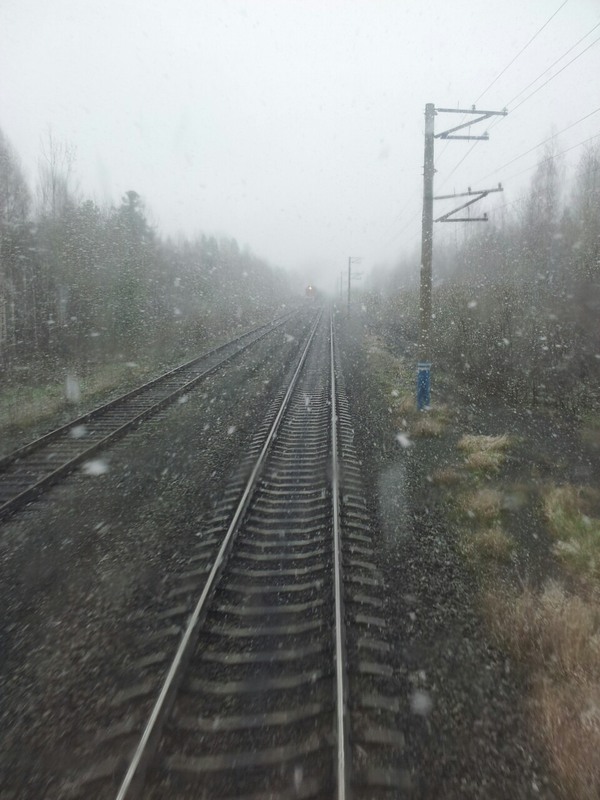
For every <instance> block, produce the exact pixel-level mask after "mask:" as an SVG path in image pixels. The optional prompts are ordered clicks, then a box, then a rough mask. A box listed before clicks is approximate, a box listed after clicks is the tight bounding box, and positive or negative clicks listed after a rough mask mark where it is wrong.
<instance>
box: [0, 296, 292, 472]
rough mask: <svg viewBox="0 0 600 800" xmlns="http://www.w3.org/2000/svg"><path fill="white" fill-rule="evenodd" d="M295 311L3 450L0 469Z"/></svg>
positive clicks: (281, 321) (279, 321) (281, 322)
mask: <svg viewBox="0 0 600 800" xmlns="http://www.w3.org/2000/svg"><path fill="white" fill-rule="evenodd" d="M297 313H298V311H297V310H295V311H292V312H290V313H288V314H284V315H283V316H282V317H279V318H277V319H275V320H274V321H273V322H267V323H265V324H263V325H257V326H256V327H255V328H251V329H250V330H249V331H246V332H245V333H242V334H241V335H240V336H238V337H237V338H235V339H230V340H229V341H228V342H224V343H223V344H220V345H217V347H213V348H212V349H211V350H207V351H206V352H205V353H201V354H200V355H199V356H196V357H195V358H192V359H190V360H189V361H186V362H184V363H183V364H179V366H177V367H173V369H170V370H168V371H167V372H164V373H163V374H162V375H159V376H158V377H157V378H153V379H152V380H150V381H148V382H147V383H143V384H141V385H140V386H136V387H135V388H134V389H131V390H130V391H129V392H126V393H125V394H122V395H120V396H119V397H116V398H115V399H114V400H110V401H109V402H108V403H104V404H103V405H101V406H97V407H96V408H94V409H92V410H91V411H87V412H86V413H85V414H82V415H81V416H79V417H76V418H75V419H72V420H69V422H67V423H65V424H64V425H61V426H60V427H58V428H55V429H54V430H52V431H49V432H48V433H46V434H44V435H43V436H40V437H39V438H38V439H34V440H33V441H31V442H28V443H27V444H25V445H23V446H22V447H19V448H17V449H16V450H13V451H12V452H11V453H7V454H6V455H5V456H2V457H0V470H2V469H4V468H5V467H7V466H8V465H9V464H12V463H13V462H14V461H17V460H18V459H20V458H23V457H24V456H26V455H29V453H32V452H34V451H35V450H37V449H39V448H40V447H43V446H44V445H45V444H47V443H48V442H51V441H52V440H53V439H55V438H57V437H58V436H60V435H61V434H63V433H66V432H67V431H68V430H69V429H70V428H74V427H76V426H78V425H83V424H85V423H86V422H90V420H92V419H95V418H96V417H98V416H99V415H101V414H103V413H104V412H106V411H109V410H110V409H111V408H113V407H114V406H116V405H118V404H119V403H123V402H126V401H127V400H131V398H133V397H136V396H137V395H138V394H142V393H143V392H145V391H147V390H148V389H151V388H153V387H154V386H156V385H157V384H159V383H161V382H162V381H165V380H167V379H168V378H172V377H174V376H175V375H177V374H178V373H180V372H183V371H184V370H186V369H189V368H190V367H193V366H194V364H197V363H198V362H199V361H202V359H204V358H209V357H210V356H214V355H216V354H217V353H219V352H220V351H221V350H225V349H226V348H227V347H230V346H231V345H232V344H235V342H239V341H241V340H242V339H244V338H246V337H248V336H252V334H254V333H257V332H258V331H260V330H261V329H262V328H271V329H272V330H274V329H275V328H277V327H279V326H281V325H283V324H284V323H285V322H286V321H287V320H288V319H289V318H290V317H291V316H293V315H294V314H297ZM268 333H269V331H265V335H267V334H268ZM255 341H258V340H255ZM237 352H241V351H237Z"/></svg>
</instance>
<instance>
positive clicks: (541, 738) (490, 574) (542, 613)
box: [344, 319, 600, 800]
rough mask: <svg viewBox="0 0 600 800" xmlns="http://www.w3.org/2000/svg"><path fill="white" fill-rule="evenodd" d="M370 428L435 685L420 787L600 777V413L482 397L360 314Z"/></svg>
mask: <svg viewBox="0 0 600 800" xmlns="http://www.w3.org/2000/svg"><path fill="white" fill-rule="evenodd" d="M344 347H345V357H346V363H347V364H348V369H349V371H350V373H351V379H350V380H349V386H350V395H351V397H350V400H351V403H352V404H353V407H354V410H355V416H356V419H357V420H359V430H358V438H359V440H360V442H361V445H362V452H363V457H364V458H365V460H366V461H367V462H368V463H369V465H370V466H369V468H368V469H367V470H366V472H367V474H368V475H369V476H370V480H371V484H372V486H371V491H370V496H371V497H372V498H374V500H375V502H376V505H377V509H376V513H377V515H378V519H379V521H380V540H379V543H378V548H377V549H378V552H379V556H380V559H381V567H382V570H383V571H384V574H385V576H386V580H387V584H388V589H387V597H388V611H387V616H388V618H389V619H391V620H394V624H395V631H396V633H395V635H396V642H397V655H398V658H399V664H400V667H399V668H400V669H402V670H406V673H407V677H408V680H409V681H410V682H412V683H413V684H414V685H415V686H416V687H419V689H420V690H421V691H423V692H425V693H426V695H427V697H428V701H427V703H426V704H425V705H426V709H427V713H422V714H415V717H414V720H413V725H412V735H411V736H409V737H407V742H408V746H409V748H410V751H411V756H412V766H413V769H414V774H415V783H416V785H417V786H418V787H419V792H418V796H419V797H442V796H443V797H445V798H450V797H456V798H458V797H460V798H466V797H473V798H474V797H523V798H526V797H527V798H530V797H545V798H569V799H571V798H572V799H573V800H574V798H590V800H591V798H594V797H597V796H598V793H599V792H600V772H599V770H598V760H597V755H596V754H597V752H598V748H599V747H600V723H599V718H598V714H597V708H598V698H599V696H600V695H599V690H600V672H599V668H598V664H599V663H600V661H599V659H598V655H599V651H598V641H599V638H600V615H599V614H598V596H599V595H598V577H599V574H598V567H597V564H598V563H599V562H598V546H599V545H598V542H599V540H600V537H599V535H598V533H599V530H600V522H599V518H600V495H599V493H598V491H597V486H596V484H597V476H598V474H600V452H599V449H598V446H597V440H596V438H595V437H594V435H593V433H594V428H593V425H592V424H591V423H590V421H589V420H587V421H586V422H585V424H584V425H582V423H581V421H580V420H577V419H574V418H565V417H564V416H559V415H558V414H555V413H553V411H552V410H551V409H535V408H533V409H514V408H510V407H506V406H505V405H503V404H501V403H494V401H493V399H489V398H488V399H487V400H486V399H483V400H482V399H479V400H478V402H474V401H470V398H468V397H466V398H465V394H464V392H463V393H462V394H461V393H460V392H459V391H458V388H459V387H457V386H455V385H453V381H452V377H451V376H449V375H447V374H444V371H443V367H441V366H440V365H436V367H437V372H436V373H434V375H437V382H436V383H434V385H433V398H434V399H433V405H432V408H431V409H430V410H429V411H427V412H425V413H421V414H419V413H418V412H417V411H416V408H415V405H416V404H415V399H414V391H415V386H414V372H415V369H414V367H415V365H414V363H413V360H414V359H413V356H412V351H411V350H410V349H408V348H407V346H406V343H402V342H400V341H397V342H396V341H394V338H393V336H390V335H389V334H388V333H387V332H385V331H382V329H381V328H376V327H374V326H370V325H369V323H368V321H366V320H364V319H363V320H354V321H353V322H351V323H348V322H347V323H346V336H345V338H344Z"/></svg>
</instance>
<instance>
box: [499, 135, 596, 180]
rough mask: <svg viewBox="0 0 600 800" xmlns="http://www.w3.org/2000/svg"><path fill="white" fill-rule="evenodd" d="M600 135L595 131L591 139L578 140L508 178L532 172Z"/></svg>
mask: <svg viewBox="0 0 600 800" xmlns="http://www.w3.org/2000/svg"><path fill="white" fill-rule="evenodd" d="M598 137H600V133H595V134H594V135H593V136H590V137H589V139H584V140H583V141H582V142H578V143H577V144H573V145H571V147H567V148H566V149H565V150H561V151H560V153H555V154H554V155H553V156H549V157H546V158H542V159H541V161H538V162H537V164H534V165H533V166H532V167H527V168H526V169H523V170H521V172H515V174H514V175H510V176H509V178H507V180H511V179H512V178H518V177H519V175H524V174H525V173H526V172H531V170H532V169H535V168H536V167H539V166H540V164H543V163H544V162H545V161H548V160H549V159H552V158H558V157H559V156H564V155H565V153H569V152H570V151H571V150H575V149H576V148H577V147H583V145H584V144H587V143H588V142H591V141H593V140H594V139H597V138H598Z"/></svg>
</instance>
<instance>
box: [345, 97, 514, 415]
mask: <svg viewBox="0 0 600 800" xmlns="http://www.w3.org/2000/svg"><path fill="white" fill-rule="evenodd" d="M438 113H449V114H474V115H477V119H475V120H471V121H470V122H464V123H461V124H459V125H455V126H454V127H452V128H448V130H445V131H442V132H441V133H437V134H436V133H435V117H436V114H438ZM507 113H508V112H507V111H506V110H504V111H481V110H479V111H478V110H476V109H475V106H473V107H472V108H470V109H461V108H438V109H436V107H435V104H434V103H427V104H426V106H425V154H424V159H423V219H422V228H421V290H420V296H419V351H418V362H417V407H418V409H419V411H423V410H425V409H427V408H429V406H430V403H431V310H432V305H431V286H432V260H433V223H434V221H435V222H479V221H481V222H487V215H484V216H483V217H474V218H471V217H454V214H456V213H457V211H461V210H462V209H463V208H467V207H469V206H471V205H473V204H474V203H476V202H477V201H478V200H481V199H483V198H484V197H487V195H488V194H489V193H490V192H501V191H502V187H501V186H500V185H498V188H496V189H481V190H477V191H471V189H470V188H469V191H468V192H465V193H463V194H459V195H443V196H441V197H437V198H436V197H434V196H433V176H434V175H435V166H434V144H435V140H436V139H460V140H470V139H478V140H484V141H486V140H487V139H488V138H489V137H488V134H487V133H484V134H483V135H481V136H472V135H471V134H468V135H462V134H457V131H461V130H463V129H464V128H468V127H470V126H471V125H474V124H475V123H477V122H484V121H485V120H487V119H489V118H490V117H494V116H506V114H507ZM467 196H473V199H472V200H469V201H467V202H466V203H463V204H462V205H460V206H459V207H458V208H455V209H454V210H453V211H450V212H448V213H447V214H444V215H443V216H441V217H438V218H437V219H436V220H434V219H433V201H434V200H442V199H449V198H450V197H467ZM348 275H350V265H348ZM349 308H350V288H348V309H349Z"/></svg>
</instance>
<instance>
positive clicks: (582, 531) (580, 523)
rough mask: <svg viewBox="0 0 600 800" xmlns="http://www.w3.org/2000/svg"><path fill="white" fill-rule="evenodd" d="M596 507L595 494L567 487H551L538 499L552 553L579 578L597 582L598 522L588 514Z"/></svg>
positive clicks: (599, 561)
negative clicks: (548, 533) (547, 529)
mask: <svg viewBox="0 0 600 800" xmlns="http://www.w3.org/2000/svg"><path fill="white" fill-rule="evenodd" d="M599 504H600V493H599V492H598V491H597V490H592V489H584V488H580V487H576V486H572V485H571V484H566V485H564V486H552V487H549V488H548V489H546V490H545V491H544V492H543V495H542V510H543V514H544V518H545V520H546V522H547V524H548V528H549V530H550V533H551V534H552V536H553V537H554V538H555V539H556V544H555V546H554V552H555V553H556V555H557V556H558V557H559V558H560V559H561V561H562V562H563V563H564V564H565V565H566V566H567V567H568V569H569V570H570V571H571V572H573V573H574V574H575V575H577V576H578V577H580V578H583V579H585V580H592V581H593V582H594V583H598V582H599V581H600V519H599V518H598V517H597V516H592V511H594V510H595V509H596V508H598V505H599Z"/></svg>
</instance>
